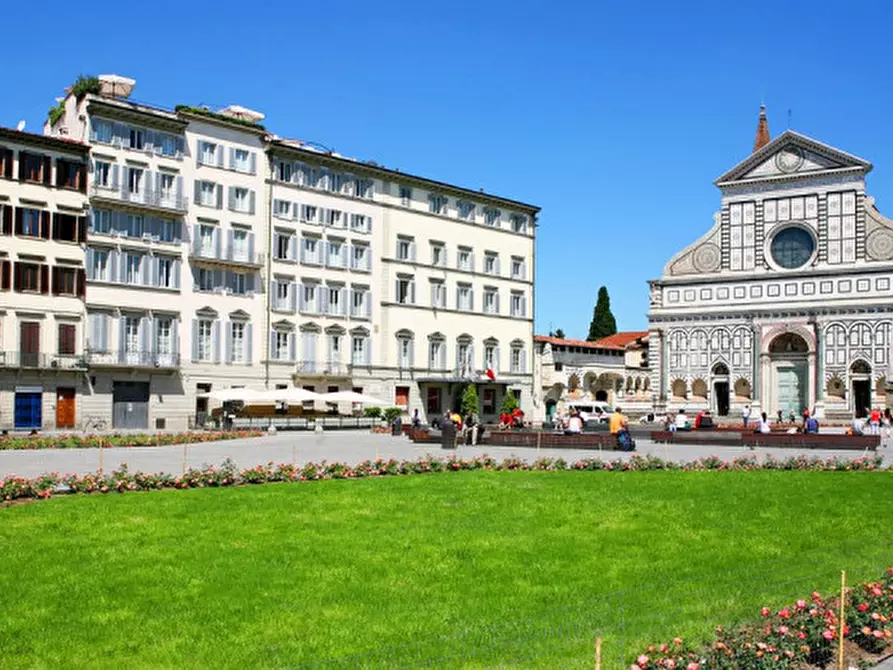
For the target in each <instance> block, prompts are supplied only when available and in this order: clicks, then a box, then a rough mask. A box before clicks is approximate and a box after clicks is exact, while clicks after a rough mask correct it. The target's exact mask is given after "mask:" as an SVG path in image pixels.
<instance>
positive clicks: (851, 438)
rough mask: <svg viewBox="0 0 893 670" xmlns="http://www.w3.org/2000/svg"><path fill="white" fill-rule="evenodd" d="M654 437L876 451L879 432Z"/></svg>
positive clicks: (656, 438)
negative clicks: (864, 433) (872, 433)
mask: <svg viewBox="0 0 893 670" xmlns="http://www.w3.org/2000/svg"><path fill="white" fill-rule="evenodd" d="M651 440H652V441H653V442H659V443H663V444H709V445H711V446H714V445H715V446H730V447H776V448H782V449H837V450H850V451H865V450H866V449H868V450H870V451H876V450H877V448H878V446H880V443H881V438H880V436H878V435H831V434H822V433H818V434H805V433H769V434H765V433H751V432H740V431H739V432H737V433H736V432H733V431H672V432H671V431H667V430H655V431H652V432H651Z"/></svg>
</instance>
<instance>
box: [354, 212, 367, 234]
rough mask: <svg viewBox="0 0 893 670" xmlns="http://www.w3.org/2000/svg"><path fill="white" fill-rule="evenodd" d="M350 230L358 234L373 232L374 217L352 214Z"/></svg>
mask: <svg viewBox="0 0 893 670" xmlns="http://www.w3.org/2000/svg"><path fill="white" fill-rule="evenodd" d="M350 229H351V230H353V231H354V232H357V233H370V232H372V217H370V216H365V215H363V214H351V215H350Z"/></svg>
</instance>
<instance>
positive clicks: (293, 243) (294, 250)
mask: <svg viewBox="0 0 893 670" xmlns="http://www.w3.org/2000/svg"><path fill="white" fill-rule="evenodd" d="M288 260H290V261H296V260H298V237H297V235H289V236H288ZM307 260H310V261H312V260H314V259H312V258H309V259H307Z"/></svg>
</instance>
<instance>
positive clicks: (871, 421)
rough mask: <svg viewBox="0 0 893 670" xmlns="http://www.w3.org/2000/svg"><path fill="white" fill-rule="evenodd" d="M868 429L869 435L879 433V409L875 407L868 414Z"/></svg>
mask: <svg viewBox="0 0 893 670" xmlns="http://www.w3.org/2000/svg"><path fill="white" fill-rule="evenodd" d="M868 429H869V434H871V435H880V434H881V410H879V409H878V408H877V407H875V408H874V409H873V410H871V413H870V414H869V415H868Z"/></svg>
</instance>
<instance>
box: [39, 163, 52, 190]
mask: <svg viewBox="0 0 893 670" xmlns="http://www.w3.org/2000/svg"><path fill="white" fill-rule="evenodd" d="M42 158H43V174H42V175H41V177H42V181H43V183H44V184H46V185H47V186H49V185H50V184H51V183H52V182H51V181H50V179H51V177H52V174H53V159H52V158H50V157H49V156H43V157H42Z"/></svg>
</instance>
